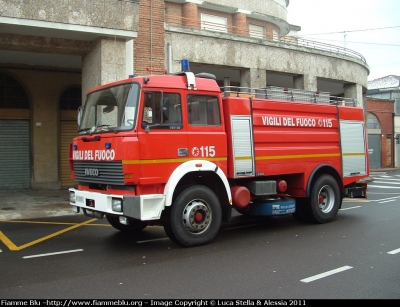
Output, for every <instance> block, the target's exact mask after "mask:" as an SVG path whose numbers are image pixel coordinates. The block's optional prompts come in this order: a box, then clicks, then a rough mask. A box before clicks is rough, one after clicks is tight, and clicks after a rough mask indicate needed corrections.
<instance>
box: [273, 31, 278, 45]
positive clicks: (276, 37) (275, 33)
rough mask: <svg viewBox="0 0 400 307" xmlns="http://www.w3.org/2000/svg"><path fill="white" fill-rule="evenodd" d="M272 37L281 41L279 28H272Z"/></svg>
mask: <svg viewBox="0 0 400 307" xmlns="http://www.w3.org/2000/svg"><path fill="white" fill-rule="evenodd" d="M272 39H273V40H274V41H276V42H278V41H279V31H278V30H275V29H274V30H272Z"/></svg>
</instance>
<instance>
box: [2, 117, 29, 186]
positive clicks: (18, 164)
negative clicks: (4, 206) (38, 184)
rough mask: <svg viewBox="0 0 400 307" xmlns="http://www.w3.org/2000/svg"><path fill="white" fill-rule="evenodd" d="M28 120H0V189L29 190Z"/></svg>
mask: <svg viewBox="0 0 400 307" xmlns="http://www.w3.org/2000/svg"><path fill="white" fill-rule="evenodd" d="M29 135H30V133H29V120H0V144H1V145H0V189H1V190H8V189H9V190H11V189H29V188H30V187H31V171H30V169H31V162H30V153H29V148H30V146H29V143H30V140H29Z"/></svg>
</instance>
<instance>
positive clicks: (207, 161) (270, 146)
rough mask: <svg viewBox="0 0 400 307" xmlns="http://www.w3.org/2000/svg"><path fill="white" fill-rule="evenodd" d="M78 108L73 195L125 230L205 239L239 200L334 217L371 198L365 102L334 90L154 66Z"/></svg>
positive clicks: (188, 241) (259, 212)
mask: <svg viewBox="0 0 400 307" xmlns="http://www.w3.org/2000/svg"><path fill="white" fill-rule="evenodd" d="M78 119H79V133H78V135H77V136H76V137H75V138H74V139H73V141H72V143H71V145H70V156H69V159H70V168H71V172H72V178H74V179H75V180H77V182H78V185H77V188H71V189H69V193H70V204H71V205H72V206H73V210H74V212H77V213H78V212H80V211H82V212H83V213H84V214H85V215H87V216H92V217H93V216H94V217H97V218H103V217H104V216H105V217H106V219H107V220H108V222H109V223H110V224H111V225H112V226H113V227H114V228H116V229H118V230H121V231H126V232H135V231H141V230H143V229H144V228H145V227H147V226H148V225H162V226H163V227H164V229H165V232H166V233H167V235H168V236H169V238H170V239H171V240H172V241H174V242H176V243H178V244H180V245H182V246H197V245H203V244H207V243H209V242H211V241H212V240H213V238H214V237H215V236H216V234H217V232H218V230H219V228H220V226H221V223H222V221H229V220H230V219H231V217H232V210H233V209H235V210H236V211H237V212H239V213H240V214H243V215H255V216H275V215H284V214H293V215H294V216H295V217H296V218H297V219H299V220H302V221H306V222H312V223H327V222H331V221H333V220H334V219H335V217H336V215H337V213H338V210H339V209H340V207H341V205H342V199H343V198H344V197H366V190H367V186H366V184H364V183H362V179H364V178H365V177H367V176H369V166H368V160H367V159H368V155H367V141H366V132H365V122H364V111H363V109H362V108H360V107H357V106H355V105H354V104H353V103H352V101H348V100H347V99H344V98H337V97H336V98H333V97H330V96H329V94H328V93H318V92H309V91H302V90H296V89H283V88H277V87H265V88H262V89H245V88H239V87H233V86H229V82H228V80H225V84H224V86H223V87H219V85H218V83H217V82H216V78H215V76H214V75H211V74H208V73H200V74H197V75H194V74H193V73H192V72H181V73H176V74H170V75H149V76H141V77H131V78H128V79H126V80H121V81H117V82H113V83H110V84H105V85H102V86H98V87H96V88H93V89H91V90H89V92H88V95H87V100H86V103H85V105H84V108H83V111H82V112H80V114H79V117H78ZM235 214H237V213H236V212H235Z"/></svg>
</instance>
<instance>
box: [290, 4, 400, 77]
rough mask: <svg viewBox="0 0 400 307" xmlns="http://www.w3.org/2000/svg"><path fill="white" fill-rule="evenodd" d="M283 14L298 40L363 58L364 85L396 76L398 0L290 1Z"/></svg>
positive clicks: (399, 58) (398, 59)
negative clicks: (295, 29) (342, 49)
mask: <svg viewBox="0 0 400 307" xmlns="http://www.w3.org/2000/svg"><path fill="white" fill-rule="evenodd" d="M287 10H288V16H287V21H288V22H289V23H290V24H292V25H296V26H300V27H301V31H299V32H298V36H299V37H301V38H304V39H308V40H313V41H318V42H322V43H326V44H330V45H336V46H340V47H345V48H348V49H351V50H354V51H356V52H358V53H360V54H361V55H363V56H364V58H365V59H366V61H367V64H368V66H369V68H370V73H369V76H368V81H371V80H374V79H378V78H382V77H386V76H389V75H396V76H400V0H290V3H289V6H288V8H287Z"/></svg>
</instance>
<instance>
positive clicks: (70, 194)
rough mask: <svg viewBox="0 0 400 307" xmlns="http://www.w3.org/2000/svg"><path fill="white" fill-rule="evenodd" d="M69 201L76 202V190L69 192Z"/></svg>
mask: <svg viewBox="0 0 400 307" xmlns="http://www.w3.org/2000/svg"><path fill="white" fill-rule="evenodd" d="M69 201H70V202H71V203H74V202H75V192H72V191H70V192H69Z"/></svg>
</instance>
